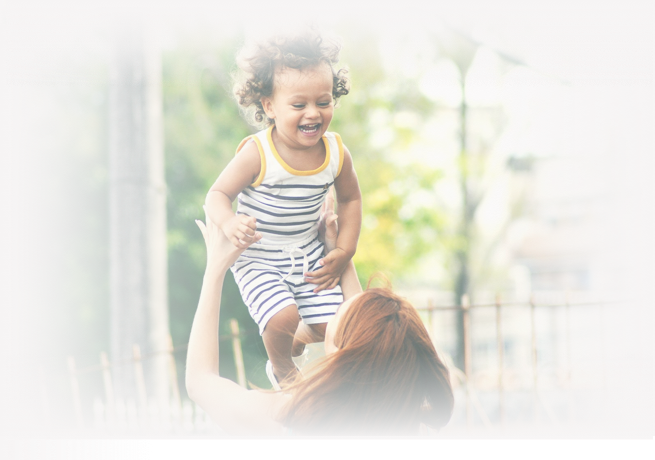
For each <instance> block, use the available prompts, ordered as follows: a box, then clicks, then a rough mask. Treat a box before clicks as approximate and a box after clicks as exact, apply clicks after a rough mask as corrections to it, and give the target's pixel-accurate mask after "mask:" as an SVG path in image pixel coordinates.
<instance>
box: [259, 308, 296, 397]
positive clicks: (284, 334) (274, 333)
mask: <svg viewBox="0 0 655 460" xmlns="http://www.w3.org/2000/svg"><path fill="white" fill-rule="evenodd" d="M297 328H298V307H296V305H294V304H291V305H289V306H287V307H286V308H284V309H283V310H280V311H279V312H278V313H276V314H275V315H274V316H273V317H272V318H271V319H270V320H268V323H266V328H265V329H264V333H263V334H262V339H263V340H264V346H265V347H266V352H267V353H268V359H270V360H271V364H273V373H274V374H275V377H276V378H277V381H278V382H279V383H280V384H282V383H283V382H284V381H285V380H287V379H291V378H294V377H295V376H296V373H297V372H298V370H297V369H296V365H295V364H294V363H293V360H292V359H291V346H292V344H293V338H294V334H295V333H296V329H297Z"/></svg>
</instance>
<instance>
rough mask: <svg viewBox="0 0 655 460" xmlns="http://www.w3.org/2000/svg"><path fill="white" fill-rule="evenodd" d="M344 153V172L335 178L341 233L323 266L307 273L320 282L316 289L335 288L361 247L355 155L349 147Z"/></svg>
mask: <svg viewBox="0 0 655 460" xmlns="http://www.w3.org/2000/svg"><path fill="white" fill-rule="evenodd" d="M343 153H344V155H343V165H342V167H341V174H339V177H337V178H336V180H335V181H334V187H335V189H336V192H337V215H338V216H339V236H338V237H337V245H336V248H334V249H333V250H331V251H330V252H329V253H328V254H327V255H326V256H325V257H324V258H323V259H322V260H321V261H320V262H319V263H320V264H321V265H322V266H323V267H322V268H320V269H318V270H316V271H314V272H309V273H307V275H306V279H307V281H308V282H310V283H312V284H317V285H318V287H317V288H316V289H314V292H319V291H322V290H323V289H331V288H333V287H335V286H336V285H337V284H338V283H339V278H340V276H341V274H342V273H343V271H344V270H345V269H346V267H347V265H348V262H349V261H350V259H352V257H353V256H354V255H355V251H356V250H357V240H358V239H359V232H360V229H361V226H362V194H361V192H360V190H359V182H358V181H357V174H356V173H355V168H354V167H353V161H352V157H351V155H350V152H349V151H348V149H347V148H346V147H345V146H344V152H343Z"/></svg>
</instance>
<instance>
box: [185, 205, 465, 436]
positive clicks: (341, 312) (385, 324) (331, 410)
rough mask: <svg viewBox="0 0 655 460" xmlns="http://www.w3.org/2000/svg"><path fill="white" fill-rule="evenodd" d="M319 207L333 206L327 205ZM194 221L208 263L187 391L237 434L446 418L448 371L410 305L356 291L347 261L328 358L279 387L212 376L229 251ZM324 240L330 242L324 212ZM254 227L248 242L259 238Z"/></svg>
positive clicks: (404, 430)
mask: <svg viewBox="0 0 655 460" xmlns="http://www.w3.org/2000/svg"><path fill="white" fill-rule="evenodd" d="M327 209H332V208H331V207H330V206H329V205H328V208H327ZM206 221H207V223H206V224H203V223H202V222H200V221H196V222H197V223H198V226H199V227H200V230H201V232H202V234H203V237H204V239H205V243H206V246H207V267H206V270H205V276H204V279H203V284H202V289H201V293H200V300H199V302H198V309H197V311H196V315H195V317H194V320H193V326H192V328H191V336H190V338H189V348H188V354H187V369H186V386H187V392H188V393H189V397H191V399H193V400H194V401H195V402H196V403H198V405H200V407H202V408H203V409H204V410H205V411H206V412H207V413H208V414H209V415H210V416H211V417H212V419H213V420H214V421H215V422H216V423H217V424H218V425H219V426H220V427H221V428H222V429H224V430H225V431H226V432H228V433H230V434H235V435H249V436H253V435H255V436H275V435H285V434H289V433H293V434H299V435H302V434H309V435H344V434H346V435H411V434H419V429H420V427H421V425H427V426H428V427H431V428H434V429H438V428H441V427H442V426H444V425H445V424H446V423H447V422H448V420H449V419H450V416H451V413H452V408H453V393H452V389H451V386H450V381H449V377H448V370H447V369H446V367H445V366H444V365H443V363H442V362H441V360H440V359H439V357H438V356H437V353H436V351H435V349H434V346H433V345H432V342H431V340H430V338H429V336H428V333H427V331H426V329H425V326H424V325H423V323H422V322H421V319H420V317H419V315H418V312H417V311H416V309H414V307H412V306H411V305H410V304H409V303H408V302H407V301H406V300H404V299H401V298H400V297H398V296H396V295H395V294H394V293H393V292H391V291H390V290H388V289H383V288H375V289H368V290H366V291H364V292H362V289H361V286H360V285H359V281H358V279H357V274H356V272H355V266H354V264H353V263H352V261H351V262H350V264H349V266H348V268H347V269H346V271H345V272H344V273H343V275H342V277H341V287H342V290H343V294H344V299H345V301H344V303H343V304H342V305H341V306H340V307H339V309H338V310H337V313H336V314H335V316H333V317H332V319H331V320H330V322H329V323H328V325H327V330H326V334H325V353H326V356H325V358H324V359H323V360H321V361H320V362H319V363H318V364H316V365H315V366H312V368H311V369H310V370H309V371H305V370H303V372H304V373H305V376H299V378H298V379H297V380H296V381H295V382H294V383H292V384H291V385H290V386H288V387H285V388H284V392H271V391H260V390H246V389H244V388H242V387H240V386H239V385H237V384H236V383H234V382H233V381H231V380H228V379H225V378H222V377H220V376H219V375H218V356H219V353H218V344H219V342H218V334H217V330H218V318H219V309H220V304H221V291H222V288H223V280H224V277H225V274H226V272H227V270H228V269H229V268H230V266H231V265H232V264H233V263H234V261H235V260H236V259H237V257H238V256H239V254H240V253H241V252H242V251H243V249H238V248H236V247H235V246H234V245H233V244H232V243H231V242H230V241H229V240H228V239H227V238H226V237H225V235H224V234H223V232H221V231H220V230H219V229H218V227H217V226H216V225H215V224H214V223H212V222H211V220H210V219H208V218H207V217H206ZM325 221H326V222H328V224H329V225H328V231H327V232H326V246H327V250H329V248H330V245H331V244H332V243H333V242H334V241H335V240H336V238H335V236H336V216H334V215H332V214H331V212H330V215H329V216H327V218H326V219H325ZM260 238H261V235H259V234H255V236H254V237H253V238H252V241H251V243H250V244H252V243H254V242H256V241H258V240H259V239H260Z"/></svg>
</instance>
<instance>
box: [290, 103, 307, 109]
mask: <svg viewBox="0 0 655 460" xmlns="http://www.w3.org/2000/svg"><path fill="white" fill-rule="evenodd" d="M292 107H293V108H294V109H302V108H303V107H305V104H293V105H292Z"/></svg>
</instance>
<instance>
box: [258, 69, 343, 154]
mask: <svg viewBox="0 0 655 460" xmlns="http://www.w3.org/2000/svg"><path fill="white" fill-rule="evenodd" d="M332 84H333V80H332V69H331V68H330V66H329V65H328V64H320V65H318V66H316V67H312V68H307V69H302V70H297V69H290V68H284V69H280V70H278V71H276V73H275V84H274V89H273V97H271V98H266V97H264V98H262V105H263V107H264V111H265V112H266V115H268V117H269V118H271V119H274V120H275V129H276V130H277V139H278V140H279V141H281V142H282V143H283V144H284V146H285V147H287V148H288V149H290V150H306V149H308V148H311V147H314V146H315V145H316V144H317V143H318V142H319V141H320V140H321V137H322V136H323V134H325V131H327V129H328V126H329V125H330V122H331V121H332V115H333V113H334V100H333V98H332Z"/></svg>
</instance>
